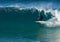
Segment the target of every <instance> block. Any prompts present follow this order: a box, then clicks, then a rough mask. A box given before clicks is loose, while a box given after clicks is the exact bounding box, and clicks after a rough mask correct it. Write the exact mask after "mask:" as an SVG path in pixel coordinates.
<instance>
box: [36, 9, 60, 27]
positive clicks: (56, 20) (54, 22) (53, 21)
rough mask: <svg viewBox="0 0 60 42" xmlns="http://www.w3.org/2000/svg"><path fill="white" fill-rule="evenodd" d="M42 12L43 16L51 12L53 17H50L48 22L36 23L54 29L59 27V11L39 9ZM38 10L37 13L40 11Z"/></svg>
mask: <svg viewBox="0 0 60 42" xmlns="http://www.w3.org/2000/svg"><path fill="white" fill-rule="evenodd" d="M41 10H44V12H45V15H47V14H46V13H47V12H51V13H52V15H53V16H54V17H52V18H51V19H49V20H48V21H36V22H37V23H41V24H45V25H46V26H48V27H56V26H60V10H57V9H55V10H53V9H48V10H46V9H41ZM41 10H39V11H41Z"/></svg>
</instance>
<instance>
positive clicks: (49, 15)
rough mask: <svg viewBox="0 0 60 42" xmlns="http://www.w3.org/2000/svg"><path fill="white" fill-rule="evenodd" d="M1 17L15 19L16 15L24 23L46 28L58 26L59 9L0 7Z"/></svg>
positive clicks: (59, 23)
mask: <svg viewBox="0 0 60 42" xmlns="http://www.w3.org/2000/svg"><path fill="white" fill-rule="evenodd" d="M8 14H9V15H8ZM1 15H2V16H8V17H10V16H12V17H16V16H17V15H18V16H19V17H20V19H21V21H24V19H25V20H26V21H28V20H30V21H36V22H37V23H40V24H45V25H46V26H48V27H55V26H60V10H59V9H44V8H40V9H38V8H20V7H0V16H1ZM39 15H40V16H39Z"/></svg>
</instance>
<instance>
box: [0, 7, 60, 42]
mask: <svg viewBox="0 0 60 42" xmlns="http://www.w3.org/2000/svg"><path fill="white" fill-rule="evenodd" d="M39 13H40V15H41V16H42V20H43V21H47V20H49V19H50V18H52V17H53V16H52V14H51V13H50V12H49V13H46V14H47V17H46V15H44V11H41V12H39V11H38V10H37V9H35V8H31V9H29V8H28V9H22V10H20V8H16V7H2V8H0V42H57V41H58V39H60V36H59V35H60V33H59V32H60V27H47V26H46V25H45V24H41V23H40V24H39V23H36V22H35V21H38V18H39V16H38V14H39ZM41 16H40V17H41ZM58 42H59V41H58Z"/></svg>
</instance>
